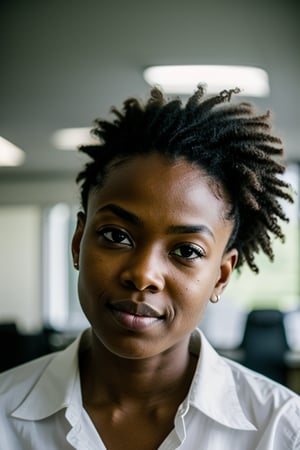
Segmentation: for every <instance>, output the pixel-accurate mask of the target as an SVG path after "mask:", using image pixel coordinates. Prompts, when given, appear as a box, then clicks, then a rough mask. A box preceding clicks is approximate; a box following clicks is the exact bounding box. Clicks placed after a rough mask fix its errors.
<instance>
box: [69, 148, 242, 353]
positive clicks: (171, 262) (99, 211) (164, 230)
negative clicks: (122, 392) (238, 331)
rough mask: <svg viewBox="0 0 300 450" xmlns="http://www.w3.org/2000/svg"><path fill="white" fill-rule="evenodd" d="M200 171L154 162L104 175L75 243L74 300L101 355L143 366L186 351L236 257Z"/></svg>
mask: <svg viewBox="0 0 300 450" xmlns="http://www.w3.org/2000/svg"><path fill="white" fill-rule="evenodd" d="M214 188H215V186H213V184H212V181H211V180H210V179H209V178H208V177H207V175H206V174H205V172H204V171H202V170H200V169H199V168H196V167H195V166H193V165H191V164H190V163H189V162H186V161H184V160H177V161H176V162H170V161H169V160H167V159H165V158H164V157H162V156H160V155H158V154H156V153H154V154H151V155H149V156H142V157H135V158H133V159H131V160H128V161H124V162H123V163H121V164H119V165H116V166H115V167H113V168H112V169H111V171H110V172H109V174H108V175H107V177H106V179H105V182H104V185H103V186H102V187H101V188H98V189H94V190H93V191H92V192H91V193H90V195H89V202H88V209H87V215H86V216H84V215H83V214H79V218H78V225H77V229H76V231H75V235H74V238H73V244H72V251H73V258H74V261H76V262H78V263H79V271H80V272H79V281H78V286H79V298H80V303H81V306H82V309H83V311H84V313H85V315H86V316H87V318H88V320H89V322H90V323H91V326H92V328H93V330H94V335H95V336H97V338H98V341H99V343H100V344H101V345H103V346H105V347H106V349H108V350H109V351H111V352H112V353H114V354H115V355H118V356H121V357H125V358H134V359H138V358H148V357H151V356H155V355H158V354H161V353H163V352H167V351H169V350H171V349H176V347H178V346H182V345H187V343H188V339H189V335H190V333H191V331H192V330H193V329H194V328H195V327H196V326H197V324H198V323H199V321H200V319H201V317H202V315H203V312H204V310H205V307H206V305H207V302H208V300H209V298H210V297H211V296H215V295H216V294H220V293H221V292H222V290H223V288H224V287H225V285H226V284H227V282H228V280H229V277H230V274H231V271H232V269H233V268H234V265H235V263H236V259H237V252H236V251H235V250H231V251H230V252H227V253H224V249H225V247H226V243H227V241H228V239H229V236H230V233H231V231H232V227H233V224H232V223H231V222H229V221H228V220H226V219H225V217H226V210H227V209H228V206H227V205H226V204H225V200H224V199H221V198H218V197H217V196H216V189H214Z"/></svg>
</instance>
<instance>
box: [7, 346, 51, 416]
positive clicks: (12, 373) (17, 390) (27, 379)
mask: <svg viewBox="0 0 300 450" xmlns="http://www.w3.org/2000/svg"><path fill="white" fill-rule="evenodd" d="M55 355H56V353H52V354H49V355H46V356H43V357H41V358H38V359H35V360H33V361H30V362H28V363H26V364H22V365H20V366H17V367H15V368H13V369H10V370H8V371H6V372H3V373H2V374H0V407H1V408H0V409H2V410H3V408H4V409H5V406H6V405H7V406H9V408H10V409H11V410H13V409H14V407H16V406H17V404H19V403H20V401H21V400H22V399H23V398H25V397H26V395H27V394H28V392H30V390H31V389H32V387H33V386H34V385H35V383H36V382H37V380H38V379H39V378H40V376H41V375H42V373H43V372H44V371H45V369H46V368H47V366H48V365H49V363H50V362H51V361H52V360H53V358H55ZM15 403H16V404H15Z"/></svg>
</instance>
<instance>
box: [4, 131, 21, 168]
mask: <svg viewBox="0 0 300 450" xmlns="http://www.w3.org/2000/svg"><path fill="white" fill-rule="evenodd" d="M24 160H25V153H24V152H23V150H21V149H20V148H19V147H17V146H16V145H14V144H12V143H11V142H9V141H7V140H6V139H4V138H3V137H1V136H0V166H20V165H21V164H23V162H24Z"/></svg>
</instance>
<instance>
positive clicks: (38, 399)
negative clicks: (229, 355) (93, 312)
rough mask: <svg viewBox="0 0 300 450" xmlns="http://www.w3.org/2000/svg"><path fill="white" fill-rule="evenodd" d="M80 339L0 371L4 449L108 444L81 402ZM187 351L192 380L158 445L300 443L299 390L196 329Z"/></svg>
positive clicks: (266, 448) (265, 448)
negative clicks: (235, 358)
mask: <svg viewBox="0 0 300 450" xmlns="http://www.w3.org/2000/svg"><path fill="white" fill-rule="evenodd" d="M80 340H81V337H79V338H78V339H77V340H76V341H75V342H73V343H72V344H71V346H69V347H68V348H67V349H65V350H64V351H62V352H59V353H56V354H52V355H48V356H45V357H43V358H40V359H38V360H35V361H33V362H30V363H28V364H25V365H23V366H20V367H18V368H16V369H12V370H10V371H8V372H6V373H4V374H2V375H0V430H1V431H0V449H1V450H42V449H47V450H54V449H56V450H57V449H59V450H64V449H66V450H67V449H73V448H75V449H77V450H83V449H84V450H94V449H95V450H96V449H97V450H101V449H102V450H103V449H105V447H104V445H103V443H102V441H101V438H100V437H99V435H98V434H97V432H96V430H95V428H94V426H93V424H92V422H91V420H90V419H89V416H88V415H87V413H86V412H85V410H84V409H83V406H82V399H81V390H80V380H79V372H78V351H79V343H80ZM200 347H201V352H200ZM190 350H191V352H193V353H195V354H199V352H200V358H199V362H198V367H197V370H196V373H195V376H194V380H193V383H192V385H191V388H190V391H189V395H188V396H187V398H186V399H185V401H184V402H183V403H182V404H181V405H180V407H179V408H178V411H177V414H176V417H175V421H174V424H175V426H174V429H173V431H172V432H171V433H170V435H169V436H168V437H167V438H166V439H165V441H164V442H163V443H162V444H161V446H160V447H159V450H174V449H177V448H178V449H181V450H227V449H228V450H254V449H256V450H296V449H297V450H300V399H299V396H298V395H296V394H294V393H292V392H291V391H289V390H288V389H286V388H284V387H282V386H280V385H278V384H276V383H274V382H272V381H270V380H268V379H266V378H264V377H263V376H261V375H259V374H257V373H255V372H251V371H249V370H247V369H245V368H243V367H242V366H240V365H239V364H236V363H234V362H232V361H229V360H226V359H224V358H222V357H220V356H219V355H218V354H217V353H216V352H215V351H214V350H213V348H212V347H211V346H210V344H209V343H208V342H207V340H206V339H205V337H204V336H203V334H202V333H201V332H200V331H199V330H195V332H194V334H193V336H192V338H191V345H190Z"/></svg>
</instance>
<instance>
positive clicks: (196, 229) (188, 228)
mask: <svg viewBox="0 0 300 450" xmlns="http://www.w3.org/2000/svg"><path fill="white" fill-rule="evenodd" d="M107 211H108V212H112V213H113V214H115V215H116V216H118V217H120V218H121V219H124V220H126V221H127V222H130V223H132V224H133V225H144V223H143V221H142V219H141V218H140V217H139V216H137V215H136V214H134V213H132V212H130V211H127V210H126V209H124V208H122V207H121V206H118V205H116V204H114V203H109V204H107V205H105V206H102V207H101V208H99V209H97V213H102V212H107ZM167 232H168V234H192V233H200V234H207V235H208V236H210V237H211V238H212V239H213V240H214V241H215V236H214V234H213V232H212V231H211V230H210V228H209V227H207V226H206V225H171V226H170V227H169V228H168V230H167Z"/></svg>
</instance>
